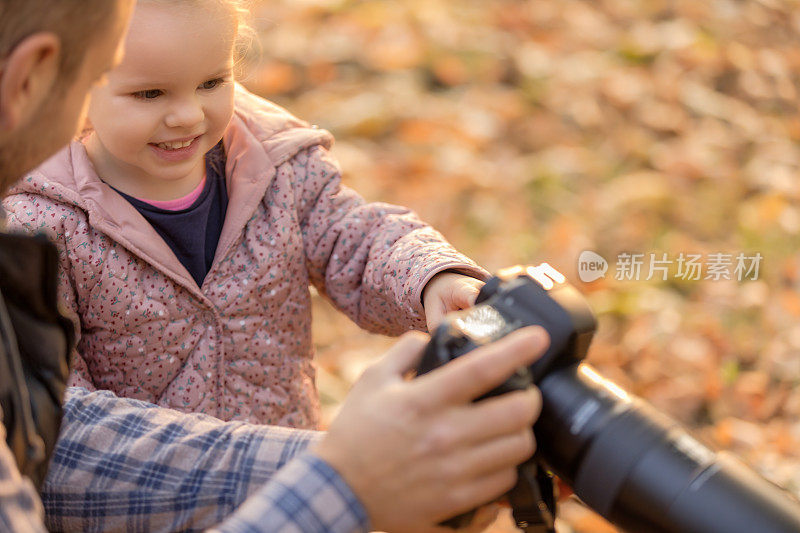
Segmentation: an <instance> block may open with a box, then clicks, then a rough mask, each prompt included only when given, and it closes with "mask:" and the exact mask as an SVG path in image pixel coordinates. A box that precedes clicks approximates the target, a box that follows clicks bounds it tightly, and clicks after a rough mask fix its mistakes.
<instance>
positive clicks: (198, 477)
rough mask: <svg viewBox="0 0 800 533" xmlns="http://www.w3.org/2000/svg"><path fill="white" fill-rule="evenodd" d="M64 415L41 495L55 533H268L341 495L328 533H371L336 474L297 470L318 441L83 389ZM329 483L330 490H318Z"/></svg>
mask: <svg viewBox="0 0 800 533" xmlns="http://www.w3.org/2000/svg"><path fill="white" fill-rule="evenodd" d="M64 407H65V416H64V421H63V424H62V430H61V434H60V437H59V442H58V445H57V447H56V450H55V453H54V455H53V458H52V460H51V463H50V469H49V471H48V475H47V478H46V480H45V485H44V487H43V490H42V498H43V501H44V507H45V514H46V524H47V526H48V528H50V529H53V530H73V531H85V530H103V531H118V530H130V529H136V530H144V531H174V530H203V529H206V528H209V527H212V526H215V525H219V528H220V530H221V531H231V532H233V531H239V530H242V529H245V527H244V526H247V525H252V524H257V525H258V526H259V527H260V528H262V530H264V531H269V530H270V529H269V527H268V526H270V524H271V523H272V521H273V520H275V523H279V521H280V520H282V519H283V518H281V516H282V515H291V516H290V517H291V518H292V519H294V518H300V517H301V515H303V513H302V512H299V511H297V510H295V509H293V508H292V507H291V505H293V502H294V501H295V500H298V499H299V500H303V499H305V500H307V501H308V502H311V504H312V505H311V507H310V511H309V512H310V513H312V514H313V512H314V511H315V510H316V509H317V508H318V506H319V505H322V506H327V505H329V503H326V502H330V501H334V500H330V498H331V497H332V495H338V496H336V498H339V500H336V502H337V503H335V504H334V507H336V506H341V508H342V513H338V514H336V516H333V517H328V518H327V519H329V520H332V521H333V522H332V524H334V525H330V524H327V523H326V524H324V527H325V528H326V530H330V529H334V530H336V531H345V530H344V529H338V528H335V524H345V523H350V522H352V523H353V524H354V526H353V528H352V529H347V531H359V530H363V529H364V528H365V527H366V525H365V523H366V515H365V514H364V511H363V509H362V508H361V506H360V504H359V503H358V500H357V499H356V498H355V497H354V496H352V493H351V492H350V491H349V489H348V488H347V487H346V485H345V484H344V482H342V481H341V479H340V478H339V477H338V475H336V473H335V472H334V471H333V470H332V469H330V467H327V465H325V464H324V463H323V462H322V461H320V460H318V459H315V458H313V456H311V455H310V454H306V457H304V458H298V459H297V460H296V461H294V462H292V459H294V458H295V457H296V456H298V455H302V454H303V452H304V450H305V449H306V447H307V446H308V445H309V444H310V443H312V442H314V441H315V440H316V439H317V438H318V437H319V433H317V432H313V431H304V430H293V429H287V428H278V427H274V426H256V425H252V424H246V423H241V422H230V423H224V422H221V421H219V420H217V419H215V418H212V417H208V416H203V415H186V414H183V413H179V412H177V411H173V410H169V409H163V408H159V407H156V406H153V405H152V404H148V403H145V402H140V401H137V400H130V399H123V398H117V397H116V396H114V395H113V394H111V393H109V392H102V391H101V392H92V393H89V392H87V391H86V390H84V389H79V388H78V389H70V390H69V391H68V394H67V397H66V398H65V404H64ZM290 462H291V464H288V463H290ZM284 467H286V468H284ZM279 471H280V472H279ZM326 477H327V478H329V479H327V480H326V485H325V487H327V488H325V487H322V483H321V482H320V480H322V479H325V478H326ZM315 491H316V495H313V493H314V492H315ZM251 496H252V498H251V500H250V501H248V503H247V504H246V505H245V506H244V508H243V509H242V510H241V511H239V512H238V513H236V514H235V515H234V516H232V517H231V519H230V521H229V522H227V523H226V522H225V520H226V518H227V517H228V516H229V515H232V514H233V513H234V511H235V510H236V508H237V507H239V505H240V504H242V503H244V502H245V500H247V499H248V497H251ZM326 498H327V499H326ZM315 502H322V503H320V504H316V503H315ZM323 518H325V516H323ZM251 527H252V526H251ZM348 527H349V526H348ZM249 530H250V531H251V530H252V529H249ZM301 530H304V528H302V527H301Z"/></svg>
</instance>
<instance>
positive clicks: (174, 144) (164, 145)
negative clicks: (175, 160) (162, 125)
mask: <svg viewBox="0 0 800 533" xmlns="http://www.w3.org/2000/svg"><path fill="white" fill-rule="evenodd" d="M192 141H194V139H192V140H191V141H184V142H170V143H158V144H157V145H156V146H158V147H159V148H161V149H162V150H178V149H180V148H186V147H187V146H189V145H190V144H192Z"/></svg>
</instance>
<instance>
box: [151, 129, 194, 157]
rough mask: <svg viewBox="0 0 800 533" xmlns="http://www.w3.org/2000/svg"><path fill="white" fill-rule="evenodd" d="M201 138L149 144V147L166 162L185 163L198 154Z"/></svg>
mask: <svg viewBox="0 0 800 533" xmlns="http://www.w3.org/2000/svg"><path fill="white" fill-rule="evenodd" d="M200 137H202V135H198V136H197V137H190V138H188V139H178V140H175V141H164V142H159V143H148V145H149V146H150V148H151V149H152V150H153V152H154V153H155V154H156V155H157V156H158V157H160V158H161V159H163V160H164V161H167V162H177V161H184V160H186V159H191V158H192V157H194V155H195V154H196V153H197V150H198V147H199V146H200V143H199V142H198V140H199V139H200Z"/></svg>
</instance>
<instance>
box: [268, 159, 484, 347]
mask: <svg viewBox="0 0 800 533" xmlns="http://www.w3.org/2000/svg"><path fill="white" fill-rule="evenodd" d="M281 171H282V172H287V173H290V174H291V176H292V179H293V180H294V184H293V185H294V189H295V191H296V195H297V196H296V201H297V211H298V218H299V222H300V225H301V229H302V233H303V241H304V246H305V252H306V263H307V266H308V271H309V275H310V279H311V282H312V283H313V284H314V285H315V286H316V287H317V288H318V289H319V290H320V292H322V293H323V294H325V295H326V296H327V297H328V298H329V299H330V300H331V301H333V303H334V304H335V305H336V306H337V307H338V308H339V309H341V310H342V311H343V312H345V313H346V314H347V315H348V316H350V318H352V319H353V320H354V321H355V322H356V323H357V324H359V326H361V327H363V328H365V329H368V330H370V331H375V332H378V333H383V334H389V335H397V334H400V333H402V332H403V331H407V330H409V329H418V330H422V331H424V330H426V317H425V312H424V309H423V305H422V292H423V289H424V288H425V286H426V284H427V283H428V281H430V280H431V279H432V278H433V277H434V276H435V275H436V274H437V273H439V272H442V271H444V270H449V271H455V272H459V273H461V274H466V275H468V276H472V277H475V278H478V279H485V278H486V277H488V275H487V272H486V271H485V270H483V269H482V268H480V267H478V266H477V265H476V264H475V262H474V261H472V260H471V259H469V258H468V257H466V256H464V255H463V254H461V253H459V252H458V251H457V250H456V249H455V248H453V246H452V245H450V244H449V243H448V242H447V241H446V240H445V238H444V237H443V236H442V234H441V233H439V232H438V231H436V230H435V229H434V228H432V227H431V226H429V225H428V224H426V223H424V222H423V221H422V220H420V219H419V217H417V215H416V214H415V213H413V212H412V211H411V210H410V209H408V208H405V207H400V206H396V205H391V204H386V203H380V202H373V203H367V202H365V201H364V199H363V198H361V197H360V196H359V195H358V194H357V193H355V192H354V191H353V190H351V189H349V188H348V187H345V186H344V185H342V183H341V171H340V169H339V166H338V163H337V162H336V161H335V160H334V158H333V157H332V156H331V155H330V153H329V152H328V151H327V150H325V149H324V148H322V147H319V146H317V147H313V148H311V149H309V150H306V151H304V152H301V153H300V154H298V155H297V156H295V158H293V159H292V160H291V161H289V162H288V163H286V165H284V168H282V169H280V170H279V172H281Z"/></svg>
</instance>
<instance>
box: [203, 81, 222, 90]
mask: <svg viewBox="0 0 800 533" xmlns="http://www.w3.org/2000/svg"><path fill="white" fill-rule="evenodd" d="M224 81H225V80H223V79H222V78H215V79H213V80H208V81H204V82H203V83H201V84H200V88H201V89H205V90H206V91H210V90H211V89H216V88H217V87H219V86H220V85H222V83H223V82H224Z"/></svg>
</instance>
